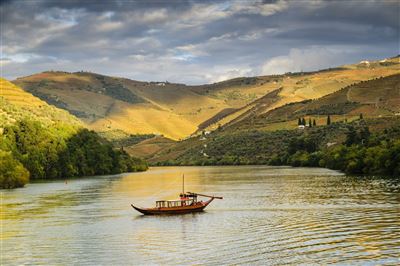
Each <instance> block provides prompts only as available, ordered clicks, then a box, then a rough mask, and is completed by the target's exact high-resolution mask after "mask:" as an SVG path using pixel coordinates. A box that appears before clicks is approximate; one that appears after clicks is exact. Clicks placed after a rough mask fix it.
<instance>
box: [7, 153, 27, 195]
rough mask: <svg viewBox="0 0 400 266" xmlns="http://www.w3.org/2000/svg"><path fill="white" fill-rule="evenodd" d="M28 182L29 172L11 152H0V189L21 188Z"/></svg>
mask: <svg viewBox="0 0 400 266" xmlns="http://www.w3.org/2000/svg"><path fill="white" fill-rule="evenodd" d="M28 181H29V172H28V170H26V169H25V167H24V166H23V165H22V164H21V163H20V162H19V161H17V160H15V159H14V158H13V156H12V155H11V152H6V151H2V150H0V188H16V187H23V186H24V185H25V184H26V183H28Z"/></svg>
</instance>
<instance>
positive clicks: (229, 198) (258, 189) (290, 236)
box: [0, 166, 400, 265]
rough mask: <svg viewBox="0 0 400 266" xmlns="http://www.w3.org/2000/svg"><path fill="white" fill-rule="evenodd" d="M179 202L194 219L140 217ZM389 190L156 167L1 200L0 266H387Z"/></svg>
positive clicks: (399, 242) (287, 174)
mask: <svg viewBox="0 0 400 266" xmlns="http://www.w3.org/2000/svg"><path fill="white" fill-rule="evenodd" d="M183 173H185V177H186V188H187V190H188V191H196V192H202V193H205V194H215V195H222V196H224V200H222V201H215V202H213V203H212V204H211V205H210V206H208V207H207V209H206V212H204V213H196V214H186V215H181V216H161V217H160V216H141V215H140V214H139V213H137V212H134V211H133V210H132V209H131V208H130V204H131V203H136V204H139V205H142V206H151V205H153V204H154V201H155V200H157V199H172V198H174V197H176V196H177V194H178V193H179V192H180V190H181V176H182V174H183ZM399 183H400V182H399V181H398V180H395V179H381V178H359V177H358V178H357V177H346V176H343V175H341V174H339V173H337V172H334V171H330V170H326V169H306V168H296V169H294V168H282V167H278V168H273V167H261V166H260V167H250V166H245V167H166V168H154V169H151V170H150V171H148V172H145V173H134V174H123V175H118V176H106V177H93V178H87V179H80V180H79V179H76V180H69V181H68V183H67V184H66V183H65V182H64V181H54V182H49V183H35V184H29V185H28V186H27V187H25V188H22V189H17V190H10V191H2V192H1V193H2V195H1V197H2V203H1V222H2V231H3V232H2V234H1V240H2V251H1V254H2V255H3V256H2V261H1V263H0V264H4V265H7V264H12V265H18V264H46V265H47V264H51V265H54V264H62V265H64V264H79V265H93V264H96V265H97V264H102V265H126V264H134V265H138V264H163V265H165V264H166V265H170V264H174V265H176V264H178V265H181V264H211V265H214V264H242V263H243V264H272V265H279V264H285V265H286V264H315V263H316V264H329V263H337V264H399V263H400V260H399V257H400V253H399V250H400V220H399V217H400V207H399V203H400V198H399V194H400V184H399Z"/></svg>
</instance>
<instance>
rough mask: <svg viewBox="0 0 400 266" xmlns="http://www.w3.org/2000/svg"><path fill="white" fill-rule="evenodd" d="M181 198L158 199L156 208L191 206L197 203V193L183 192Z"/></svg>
mask: <svg viewBox="0 0 400 266" xmlns="http://www.w3.org/2000/svg"><path fill="white" fill-rule="evenodd" d="M179 196H180V199H177V200H158V201H156V208H172V207H182V206H190V205H194V204H196V203H197V194H194V193H193V194H192V193H181V194H180V195H179Z"/></svg>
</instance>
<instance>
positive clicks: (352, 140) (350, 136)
mask: <svg viewBox="0 0 400 266" xmlns="http://www.w3.org/2000/svg"><path fill="white" fill-rule="evenodd" d="M359 140H360V139H359V137H358V134H357V131H356V130H355V128H354V127H353V126H350V128H349V131H348V132H347V134H346V142H345V144H346V146H351V145H353V144H358V143H359Z"/></svg>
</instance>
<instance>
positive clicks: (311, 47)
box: [0, 0, 400, 84]
mask: <svg viewBox="0 0 400 266" xmlns="http://www.w3.org/2000/svg"><path fill="white" fill-rule="evenodd" d="M304 3H305V2H303V1H283V0H278V1H264V0H251V1H250V0H249V1H200V0H188V1H179V3H177V2H176V1H152V0H150V1H80V0H68V1H67V0H59V1H54V0H35V1H18V0H17V1H5V2H4V1H2V2H1V3H0V5H1V8H0V12H1V16H0V22H1V31H0V36H1V39H2V43H1V51H2V54H1V58H3V59H2V60H1V68H2V73H3V75H4V76H5V77H6V78H9V79H14V78H16V77H20V76H24V75H30V74H32V73H36V72H40V71H45V70H49V69H53V70H65V71H79V70H88V71H92V72H99V73H102V74H106V75H114V76H124V77H127V78H131V79H137V80H168V81H171V82H180V83H188V84H201V83H208V82H215V81H220V80H222V79H227V78H233V77H236V76H250V75H257V74H261V73H264V74H265V73H278V72H280V73H282V72H286V71H300V70H303V71H307V70H314V69H319V68H324V67H333V66H336V65H342V64H344V63H351V62H357V61H360V60H362V59H374V58H376V59H379V58H385V57H389V56H393V55H395V54H398V53H399V51H398V45H399V36H400V32H399V26H398V25H399V24H400V21H399V16H398V3H397V2H396V1H361V2H360V1H358V0H353V1H341V2H340V1H339V2H338V1H312V2H307V4H304Z"/></svg>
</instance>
